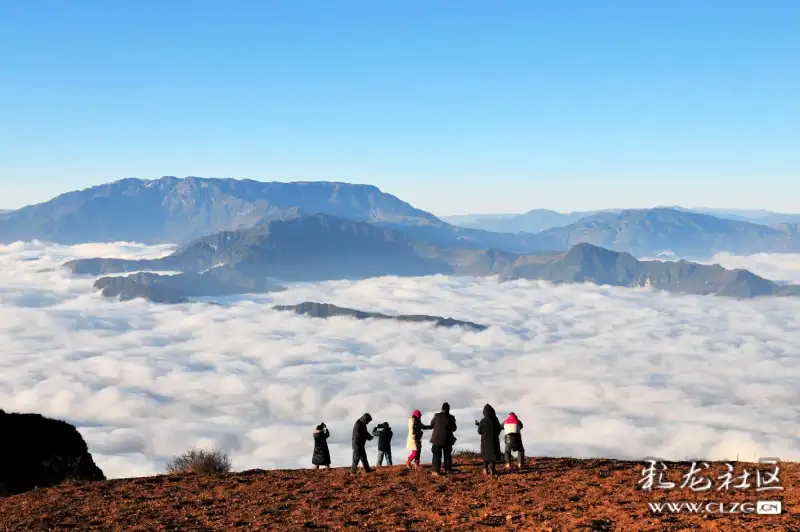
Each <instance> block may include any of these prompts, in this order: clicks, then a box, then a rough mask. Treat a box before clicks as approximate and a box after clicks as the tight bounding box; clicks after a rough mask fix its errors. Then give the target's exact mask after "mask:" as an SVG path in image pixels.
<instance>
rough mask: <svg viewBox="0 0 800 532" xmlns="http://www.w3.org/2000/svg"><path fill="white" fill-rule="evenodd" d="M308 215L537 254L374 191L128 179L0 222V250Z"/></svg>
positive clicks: (178, 233) (527, 240) (177, 237)
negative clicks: (26, 242)
mask: <svg viewBox="0 0 800 532" xmlns="http://www.w3.org/2000/svg"><path fill="white" fill-rule="evenodd" d="M312 214H324V215H328V216H334V217H337V218H342V219H345V220H354V221H361V222H372V223H376V224H380V225H383V226H386V227H390V228H393V229H397V230H400V231H404V232H406V233H407V234H409V235H410V236H412V237H413V238H415V239H416V240H418V241H420V242H427V243H432V244H436V245H447V246H464V247H472V248H486V247H497V248H501V249H505V250H507V251H513V252H526V251H533V250H537V249H541V247H540V246H539V243H538V239H537V238H536V237H535V236H534V235H511V234H498V233H493V232H490V231H482V230H477V229H465V228H461V227H456V226H453V225H450V224H447V223H444V222H442V221H441V220H439V219H438V218H436V216H434V215H433V214H431V213H429V212H426V211H423V210H421V209H417V208H415V207H413V206H412V205H410V204H408V203H406V202H404V201H402V200H400V199H398V198H397V197H395V196H393V195H391V194H387V193H385V192H382V191H381V190H380V189H378V188H377V187H375V186H373V185H358V184H350V183H338V182H326V181H314V182H293V183H280V182H261V181H252V180H247V179H244V180H237V179H213V178H200V177H187V178H177V177H162V178H161V179H158V180H151V181H148V180H142V179H134V178H129V179H122V180H120V181H115V182H113V183H108V184H105V185H100V186H96V187H91V188H88V189H85V190H79V191H74V192H69V193H66V194H62V195H60V196H58V197H56V198H54V199H52V200H50V201H48V202H45V203H41V204H38V205H31V206H28V207H24V208H22V209H18V210H16V211H12V212H9V213H6V214H2V215H0V243H3V242H6V243H7V242H13V241H16V240H34V239H36V240H41V241H45V242H56V243H61V244H78V243H89V242H120V241H126V242H141V243H145V244H161V243H172V244H185V243H187V242H190V241H192V240H194V239H196V238H199V237H201V236H205V235H209V234H214V233H218V232H220V231H235V230H238V229H247V228H250V227H253V226H255V225H258V224H263V223H266V222H269V221H272V220H286V219H291V218H296V217H302V216H308V215H312Z"/></svg>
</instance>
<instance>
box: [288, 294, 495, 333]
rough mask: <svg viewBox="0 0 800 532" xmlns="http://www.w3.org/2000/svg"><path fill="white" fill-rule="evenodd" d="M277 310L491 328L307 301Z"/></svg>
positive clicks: (324, 315) (320, 316)
mask: <svg viewBox="0 0 800 532" xmlns="http://www.w3.org/2000/svg"><path fill="white" fill-rule="evenodd" d="M273 308H274V309H275V310H283V311H292V312H295V313H297V314H304V315H306V316H311V317H312V318H332V317H336V316H346V317H350V318H355V319H358V320H367V319H379V320H396V321H407V322H414V323H419V322H432V323H433V324H434V325H436V326H437V327H467V328H469V329H473V330H476V331H485V330H486V329H488V328H489V327H488V326H487V325H480V324H478V323H473V322H471V321H461V320H454V319H453V318H443V317H441V316H428V315H426V314H410V315H408V314H401V315H399V316H389V315H388V314H381V313H379V312H364V311H363V310H355V309H351V308H345V307H337V306H336V305H331V304H330V303H314V302H311V301H305V302H303V303H299V304H297V305H276V306H274V307H273Z"/></svg>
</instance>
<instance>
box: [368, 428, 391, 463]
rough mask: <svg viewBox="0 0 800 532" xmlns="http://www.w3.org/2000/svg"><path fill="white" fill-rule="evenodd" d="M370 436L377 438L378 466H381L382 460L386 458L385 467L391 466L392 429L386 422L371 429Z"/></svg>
mask: <svg viewBox="0 0 800 532" xmlns="http://www.w3.org/2000/svg"><path fill="white" fill-rule="evenodd" d="M372 435H373V436H375V437H377V438H378V465H379V466H381V465H383V459H384V457H385V458H386V465H387V466H390V465H392V436H394V433H393V432H392V427H390V426H389V422H388V421H384V422H383V423H380V424H378V426H377V427H375V428H374V429H372Z"/></svg>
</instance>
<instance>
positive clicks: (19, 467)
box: [0, 410, 105, 495]
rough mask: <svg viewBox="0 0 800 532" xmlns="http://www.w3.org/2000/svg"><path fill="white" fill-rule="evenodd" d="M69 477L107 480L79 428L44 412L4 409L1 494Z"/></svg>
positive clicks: (0, 441)
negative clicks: (17, 412) (48, 416)
mask: <svg viewBox="0 0 800 532" xmlns="http://www.w3.org/2000/svg"><path fill="white" fill-rule="evenodd" d="M65 480H105V475H103V472H102V471H101V470H100V468H99V467H97V465H96V464H95V463H94V460H93V459H92V455H91V453H89V449H88V448H87V446H86V442H85V441H84V440H83V437H82V436H81V434H80V433H79V432H78V430H77V429H76V428H75V427H74V426H73V425H70V424H69V423H67V422H65V421H60V420H57V419H50V418H46V417H43V416H42V415H40V414H13V413H6V412H5V411H3V410H0V495H14V494H16V493H22V492H25V491H28V490H31V489H34V488H36V487H39V488H43V487H47V486H54V485H57V484H60V483H62V482H64V481H65Z"/></svg>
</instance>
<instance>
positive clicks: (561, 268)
mask: <svg viewBox="0 0 800 532" xmlns="http://www.w3.org/2000/svg"><path fill="white" fill-rule="evenodd" d="M65 266H66V267H67V268H69V269H71V270H72V271H73V272H75V273H78V274H89V275H104V274H113V273H131V272H143V271H144V272H175V271H177V272H181V273H179V274H178V275H171V276H163V275H162V276H158V275H154V274H152V273H136V274H135V275H132V276H128V277H126V278H124V280H120V279H119V278H109V277H104V278H101V279H99V280H98V281H97V282H96V283H95V286H96V287H97V288H99V289H102V290H103V292H104V294H106V295H108V296H115V297H124V298H131V297H146V298H150V299H153V300H156V299H154V298H153V297H151V295H150V294H152V293H154V290H155V289H154V288H153V286H154V285H158V286H157V288H158V287H165V289H164V290H161V291H159V292H158V294H160V295H158V296H157V297H159V298H160V299H162V300H183V299H185V298H187V297H199V296H203V295H220V294H230V293H248V292H260V291H269V290H274V289H278V287H277V285H276V283H275V281H274V279H278V280H280V281H283V282H293V281H295V282H296V281H326V280H337V279H364V278H369V277H379V276H386V275H395V276H424V275H435V274H446V275H470V276H487V275H488V276H491V275H498V276H500V277H501V278H503V279H518V278H523V279H539V280H546V281H551V282H554V283H582V282H591V283H596V284H601V285H613V286H630V287H641V286H649V287H652V288H655V289H661V290H666V291H672V292H681V293H692V294H716V295H724V296H733V297H756V296H764V295H796V294H797V290H798V288H800V287H796V286H781V285H778V284H776V283H773V282H771V281H769V280H767V279H763V278H761V277H758V276H756V275H754V274H753V273H751V272H748V271H746V270H726V269H725V268H722V267H721V266H717V265H713V266H708V265H701V264H695V263H692V262H688V261H678V262H667V261H641V260H638V259H636V258H635V257H634V256H633V255H631V254H628V253H620V252H615V251H611V250H608V249H604V248H601V247H599V246H595V245H592V244H576V245H574V246H572V247H571V249H570V250H569V251H566V252H541V253H527V254H517V253H510V252H506V251H500V250H494V249H489V250H485V249H484V250H481V249H470V248H448V247H441V246H435V245H431V244H420V243H416V242H414V241H413V240H411V239H409V238H408V237H407V236H406V234H404V233H402V232H399V231H395V230H392V229H389V228H385V227H377V226H375V225H373V224H369V223H364V222H354V221H351V220H342V219H339V218H333V217H330V216H325V215H314V216H307V217H299V218H293V219H289V220H274V221H271V222H267V223H264V224H260V225H259V226H257V227H253V228H251V229H244V230H239V231H226V232H222V233H218V234H215V235H210V236H207V237H203V238H200V239H198V240H196V241H194V242H191V243H190V244H188V245H186V246H184V247H182V248H180V249H178V250H176V251H175V252H174V253H172V254H170V255H167V256H166V257H162V258H158V259H148V260H125V259H115V258H94V259H81V260H76V261H70V262H68V263H66V264H65Z"/></svg>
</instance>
